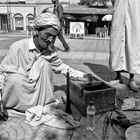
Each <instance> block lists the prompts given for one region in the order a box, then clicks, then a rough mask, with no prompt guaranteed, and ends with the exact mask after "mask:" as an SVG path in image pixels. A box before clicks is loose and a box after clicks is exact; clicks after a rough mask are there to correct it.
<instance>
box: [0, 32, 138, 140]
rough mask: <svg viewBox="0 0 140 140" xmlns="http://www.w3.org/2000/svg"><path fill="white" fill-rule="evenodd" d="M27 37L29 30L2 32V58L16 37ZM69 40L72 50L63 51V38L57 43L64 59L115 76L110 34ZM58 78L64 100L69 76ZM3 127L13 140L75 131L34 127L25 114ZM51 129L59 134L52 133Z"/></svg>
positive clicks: (63, 138)
mask: <svg viewBox="0 0 140 140" xmlns="http://www.w3.org/2000/svg"><path fill="white" fill-rule="evenodd" d="M27 37H28V36H27V35H26V34H25V33H11V34H0V44H1V45H0V62H1V61H2V59H3V58H4V56H5V55H6V53H7V51H8V48H9V46H10V45H11V44H12V43H13V42H14V41H16V40H19V39H21V38H27ZM66 40H67V42H68V44H69V45H70V48H71V51H70V52H63V49H64V48H63V47H62V44H61V42H60V41H59V40H57V41H56V44H55V45H56V47H57V49H58V53H59V55H60V57H61V58H62V60H63V62H64V63H66V64H68V65H70V66H71V67H73V68H75V69H78V70H81V71H84V72H89V73H92V72H94V73H96V74H97V75H99V76H100V77H102V78H103V79H105V80H107V81H109V80H110V79H112V78H113V77H114V75H113V74H112V75H111V74H110V71H109V69H108V58H109V38H107V39H104V38H102V39H100V38H96V37H92V36H88V37H85V38H84V39H69V38H68V37H66ZM127 77H128V75H127V74H124V77H123V78H124V81H125V82H126V83H127V80H128V79H127ZM135 78H136V81H137V82H138V81H139V79H140V78H139V76H135ZM54 81H55V83H54V84H55V87H54V89H55V96H56V98H58V99H60V100H61V101H62V99H61V98H60V97H61V96H63V97H64V99H65V89H66V78H65V77H64V76H63V75H59V74H57V75H56V74H55V80H54ZM138 84H139V82H138ZM133 95H134V94H133ZM135 95H136V97H139V93H135ZM0 130H2V131H0V140H5V139H8V138H9V140H15V139H16V140H32V139H33V140H34V139H35V140H43V139H44V140H45V139H56V137H57V140H58V139H59V140H70V139H72V138H71V136H72V132H71V131H69V132H66V131H59V130H56V129H55V130H54V129H53V128H50V127H47V126H44V125H42V126H41V127H31V126H29V125H27V124H25V123H24V121H23V118H10V119H9V120H8V121H7V122H0ZM51 131H53V132H54V134H55V135H52V133H51ZM75 139H77V138H75ZM73 140H74V138H73ZM79 140H80V139H79Z"/></svg>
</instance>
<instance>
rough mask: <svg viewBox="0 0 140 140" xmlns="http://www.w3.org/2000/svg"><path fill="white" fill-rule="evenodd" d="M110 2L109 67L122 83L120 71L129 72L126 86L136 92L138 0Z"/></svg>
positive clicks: (139, 69) (139, 70)
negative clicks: (111, 9) (111, 4)
mask: <svg viewBox="0 0 140 140" xmlns="http://www.w3.org/2000/svg"><path fill="white" fill-rule="evenodd" d="M112 3H113V5H114V15H113V21H112V29H111V45H110V53H111V54H110V62H111V69H112V70H113V71H116V73H117V76H116V80H119V81H120V83H123V80H122V77H121V73H122V72H127V73H129V82H128V87H129V88H130V89H131V90H133V91H136V92H137V91H138V90H139V88H138V86H137V84H136V82H135V80H134V74H140V39H139V36H140V25H139V23H140V18H139V13H140V0H112Z"/></svg>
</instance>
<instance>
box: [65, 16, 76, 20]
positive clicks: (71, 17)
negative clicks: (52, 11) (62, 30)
mask: <svg viewBox="0 0 140 140" xmlns="http://www.w3.org/2000/svg"><path fill="white" fill-rule="evenodd" d="M63 18H64V19H68V20H76V18H75V17H74V16H72V15H63Z"/></svg>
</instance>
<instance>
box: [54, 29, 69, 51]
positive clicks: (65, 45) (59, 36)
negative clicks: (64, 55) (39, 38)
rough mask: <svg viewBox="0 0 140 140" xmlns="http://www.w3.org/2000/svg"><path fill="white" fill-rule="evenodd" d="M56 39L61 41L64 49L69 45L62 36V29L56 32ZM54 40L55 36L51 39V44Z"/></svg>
mask: <svg viewBox="0 0 140 140" xmlns="http://www.w3.org/2000/svg"><path fill="white" fill-rule="evenodd" d="M57 36H58V39H59V40H60V41H61V43H62V44H63V47H64V48H65V49H69V45H68V43H67V42H66V40H65V38H64V36H63V31H62V29H61V30H60V32H59V33H58V35H57ZM55 40H56V37H55V38H54V39H53V44H54V43H55Z"/></svg>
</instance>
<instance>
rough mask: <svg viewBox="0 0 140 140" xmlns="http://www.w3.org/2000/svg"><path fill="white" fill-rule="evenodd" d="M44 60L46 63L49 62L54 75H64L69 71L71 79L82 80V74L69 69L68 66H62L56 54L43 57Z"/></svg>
mask: <svg viewBox="0 0 140 140" xmlns="http://www.w3.org/2000/svg"><path fill="white" fill-rule="evenodd" d="M44 59H46V60H47V61H48V62H50V64H51V66H52V70H53V71H54V72H55V73H61V74H64V75H66V73H67V71H68V70H69V74H70V77H71V78H73V79H76V78H83V76H84V72H81V71H78V70H75V69H73V68H71V67H70V66H68V65H66V64H64V63H63V62H62V61H61V59H60V58H59V56H58V54H57V53H56V52H55V53H52V54H51V55H49V56H45V57H44Z"/></svg>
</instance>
